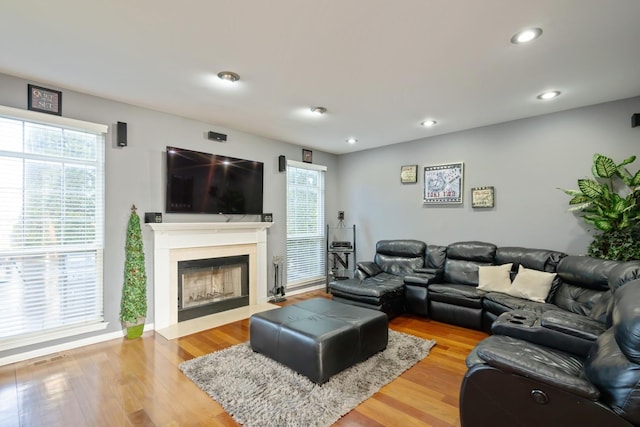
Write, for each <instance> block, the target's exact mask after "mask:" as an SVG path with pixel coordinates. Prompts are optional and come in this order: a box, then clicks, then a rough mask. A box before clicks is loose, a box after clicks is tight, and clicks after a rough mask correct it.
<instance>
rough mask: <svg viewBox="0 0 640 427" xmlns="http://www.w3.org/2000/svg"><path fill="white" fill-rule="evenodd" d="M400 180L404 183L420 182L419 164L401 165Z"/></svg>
mask: <svg viewBox="0 0 640 427" xmlns="http://www.w3.org/2000/svg"><path fill="white" fill-rule="evenodd" d="M400 182H401V183H403V184H415V183H416V182H418V165H405V166H402V167H400Z"/></svg>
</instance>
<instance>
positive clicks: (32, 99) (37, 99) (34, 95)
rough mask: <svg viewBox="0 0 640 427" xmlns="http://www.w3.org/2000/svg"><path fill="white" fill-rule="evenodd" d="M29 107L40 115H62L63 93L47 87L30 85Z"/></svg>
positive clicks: (28, 88)
mask: <svg viewBox="0 0 640 427" xmlns="http://www.w3.org/2000/svg"><path fill="white" fill-rule="evenodd" d="M27 90H28V95H27V107H28V108H29V110H32V111H38V112H40V113H47V114H55V115H58V116H61V115H62V92H60V91H59V90H53V89H47V88H45V87H40V86H35V85H31V84H30V85H28V87H27Z"/></svg>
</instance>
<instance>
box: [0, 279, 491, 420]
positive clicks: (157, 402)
mask: <svg viewBox="0 0 640 427" xmlns="http://www.w3.org/2000/svg"><path fill="white" fill-rule="evenodd" d="M311 297H329V295H327V294H325V293H324V291H314V292H309V293H306V294H303V295H299V296H294V297H288V300H287V301H286V302H284V303H282V304H281V305H287V304H291V303H295V302H297V301H300V300H303V299H307V298H311ZM390 328H391V329H394V330H396V331H401V332H406V333H409V334H413V335H417V336H420V337H423V338H429V339H435V340H436V341H437V344H436V346H435V347H434V348H433V349H432V350H431V353H430V354H429V356H428V357H427V358H425V359H424V360H422V361H421V362H419V363H418V364H417V365H415V366H414V367H413V368H411V369H409V370H408V371H406V372H405V373H404V374H402V375H401V376H400V377H399V378H397V379H396V380H394V381H393V382H391V383H390V384H388V385H386V386H385V387H383V388H382V389H381V390H380V391H379V392H378V393H376V394H375V395H374V396H373V397H372V398H370V399H368V400H367V401H365V402H363V403H362V404H361V405H359V406H358V407H357V408H355V409H354V410H353V411H351V412H350V413H348V414H347V415H345V416H344V417H342V418H341V419H340V420H339V421H338V422H337V423H336V425H337V426H343V427H346V426H349V427H351V426H459V425H460V418H459V414H458V396H459V389H460V383H461V381H462V377H463V375H464V373H465V371H466V367H465V364H464V359H465V357H466V356H467V354H468V353H469V351H470V350H471V349H472V348H473V346H474V345H475V344H476V343H477V342H478V341H480V340H481V339H483V338H484V337H486V334H484V333H482V332H478V331H472V330H468V329H464V328H459V327H456V326H451V325H447V324H444V323H439V322H435V321H431V320H428V319H424V318H421V317H417V316H409V315H403V316H400V317H397V318H395V319H393V320H391V322H390ZM248 339H249V321H248V320H243V321H239V322H235V323H232V324H229V325H225V326H222V327H219V328H215V329H211V330H208V331H204V332H200V333H197V334H193V335H190V336H187V337H184V338H179V339H176V340H172V341H168V340H166V339H165V338H163V337H162V336H160V335H158V334H155V333H154V332H153V331H152V332H145V334H144V335H143V337H142V339H138V340H133V341H127V340H126V339H122V340H112V341H108V342H105V343H101V344H95V345H91V346H87V347H83V348H79V349H75V350H71V351H66V352H63V353H58V354H54V355H51V356H48V357H46V358H42V359H34V360H30V361H25V362H21V363H16V364H13V365H8V366H4V367H0V426H235V425H237V424H236V423H235V421H234V420H233V419H232V418H231V416H229V415H228V414H227V413H225V412H224V410H223V409H222V407H221V406H220V405H218V404H217V403H216V402H215V401H214V400H212V399H211V398H209V397H208V396H207V395H206V394H205V393H204V392H203V391H201V390H200V389H199V388H198V387H196V386H195V385H194V384H193V383H192V382H191V381H190V380H188V379H187V378H186V377H185V376H184V375H182V373H181V372H180V370H178V368H177V366H178V364H179V363H180V362H182V361H184V360H188V359H192V358H194V357H197V356H201V355H203V354H207V353H210V352H212V351H216V350H220V349H223V348H225V347H229V346H231V345H234V344H238V343H241V342H244V341H247V340H248Z"/></svg>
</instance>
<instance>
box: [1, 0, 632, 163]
mask: <svg viewBox="0 0 640 427" xmlns="http://www.w3.org/2000/svg"><path fill="white" fill-rule="evenodd" d="M532 26H533V27H540V28H542V29H543V31H544V32H543V34H542V37H541V38H540V39H538V40H537V41H535V42H533V43H532V44H529V45H514V44H512V43H510V38H511V36H512V35H513V34H514V33H515V32H516V31H518V30H521V29H523V28H527V27H532ZM0 40H1V41H0V46H1V47H2V48H1V49H0V72H2V73H6V74H11V75H15V76H19V77H23V78H26V79H28V80H31V81H34V82H38V83H40V84H44V85H49V86H48V87H56V88H63V89H69V90H76V91H80V92H85V93H89V94H92V95H97V96H101V97H104V98H109V99H113V100H117V101H122V102H126V103H129V104H133V105H138V106H142V107H147V108H151V109H154V110H158V111H164V112H168V113H171V114H175V115H179V116H184V117H189V118H193V119H197V120H201V121H204V122H207V123H210V124H211V125H212V126H211V130H214V131H216V130H217V131H220V129H217V128H216V126H220V127H222V128H231V129H236V130H241V131H245V132H250V133H254V134H258V135H262V136H265V137H268V138H273V139H277V140H282V141H286V142H291V143H294V144H298V145H302V146H305V147H308V148H315V149H318V150H324V151H327V152H330V153H336V154H341V153H348V152H352V151H357V150H363V149H368V148H373V147H379V146H383V145H389V144H395V143H399V142H404V141H410V140H415V139H420V138H424V137H428V136H433V135H438V134H443V133H449V132H453V131H458V130H463V129H470V128H474V127H478V126H484V125H488V124H492V123H498V122H504V121H508V120H514V119H519V118H524V117H531V116H536V115H540V114H546V113H551V112H554V111H560V110H566V109H570V108H575V107H580V106H584V105H591V104H597V103H601V102H606V101H611V100H616V99H622V98H627V97H631V96H636V95H640V1H639V0H530V1H523V0H395V1H391V0H340V1H338V0H313V1H310V0H271V1H260V0H253V1H248V0H245V1H242V0H235V1H233V0H183V1H171V0H108V1H94V0H56V1H51V0H2V3H1V5H0ZM223 70H232V71H234V72H236V73H238V74H239V75H240V76H241V80H240V81H239V82H238V83H236V84H235V85H233V86H234V87H233V89H232V90H231V88H228V87H223V86H222V85H220V81H219V79H217V77H215V76H216V74H217V73H218V72H219V71H223ZM547 89H557V90H561V91H562V96H561V97H559V98H557V99H555V100H553V101H547V102H543V101H540V100H537V99H536V95H538V94H539V93H540V92H542V91H544V90H547ZM25 92H26V90H25ZM25 98H26V95H25ZM63 98H64V95H63ZM63 101H64V99H63ZM25 103H26V100H25ZM313 106H323V107H326V108H327V109H328V113H327V114H325V115H324V116H322V117H320V118H317V117H312V116H311V115H310V114H309V108H310V107H313ZM63 114H64V102H63ZM427 118H433V119H435V120H437V121H438V125H437V126H435V127H433V128H430V129H427V128H423V127H421V126H420V125H419V124H420V122H421V121H422V120H424V119H427ZM121 120H123V121H127V119H126V117H123V118H122V119H121ZM348 137H355V138H357V139H358V142H357V143H356V144H354V145H349V144H347V143H346V142H345V140H346V139H347V138H348Z"/></svg>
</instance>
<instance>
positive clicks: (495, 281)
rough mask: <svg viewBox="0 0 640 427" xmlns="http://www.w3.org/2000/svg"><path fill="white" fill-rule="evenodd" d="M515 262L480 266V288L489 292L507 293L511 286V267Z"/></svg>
mask: <svg viewBox="0 0 640 427" xmlns="http://www.w3.org/2000/svg"><path fill="white" fill-rule="evenodd" d="M512 266H513V264H511V263H509V264H503V265H494V266H487V265H483V266H480V267H478V289H481V290H483V291H487V292H502V293H505V292H507V290H508V289H509V286H511V267H512Z"/></svg>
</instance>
